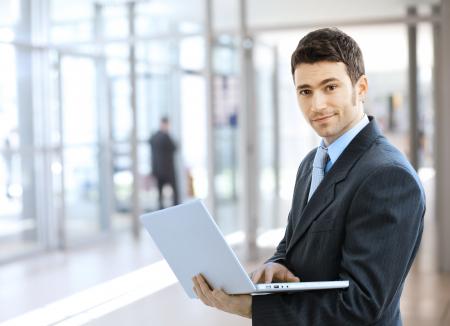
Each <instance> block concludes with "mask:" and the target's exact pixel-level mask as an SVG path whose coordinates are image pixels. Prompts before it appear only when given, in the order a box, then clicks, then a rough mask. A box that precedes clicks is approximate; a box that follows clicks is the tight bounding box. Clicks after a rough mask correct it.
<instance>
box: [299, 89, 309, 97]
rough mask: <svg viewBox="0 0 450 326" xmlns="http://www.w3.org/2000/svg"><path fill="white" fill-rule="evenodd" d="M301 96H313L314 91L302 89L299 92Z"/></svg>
mask: <svg viewBox="0 0 450 326" xmlns="http://www.w3.org/2000/svg"><path fill="white" fill-rule="evenodd" d="M298 94H300V95H301V96H308V95H311V94H312V91H311V90H310V89H302V90H301V91H299V92H298Z"/></svg>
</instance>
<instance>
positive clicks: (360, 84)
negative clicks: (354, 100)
mask: <svg viewBox="0 0 450 326" xmlns="http://www.w3.org/2000/svg"><path fill="white" fill-rule="evenodd" d="M355 89H356V92H357V94H358V99H359V100H360V101H362V102H364V100H365V98H366V94H367V91H368V90H369V82H368V80H367V76H366V75H362V76H361V77H359V79H358V81H357V82H356V85H355Z"/></svg>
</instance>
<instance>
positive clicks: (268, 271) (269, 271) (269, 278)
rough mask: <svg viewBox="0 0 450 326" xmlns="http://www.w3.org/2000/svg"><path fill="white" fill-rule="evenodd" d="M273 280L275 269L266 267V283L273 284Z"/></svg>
mask: <svg viewBox="0 0 450 326" xmlns="http://www.w3.org/2000/svg"><path fill="white" fill-rule="evenodd" d="M272 279H273V269H272V268H271V267H266V269H265V270H264V283H272Z"/></svg>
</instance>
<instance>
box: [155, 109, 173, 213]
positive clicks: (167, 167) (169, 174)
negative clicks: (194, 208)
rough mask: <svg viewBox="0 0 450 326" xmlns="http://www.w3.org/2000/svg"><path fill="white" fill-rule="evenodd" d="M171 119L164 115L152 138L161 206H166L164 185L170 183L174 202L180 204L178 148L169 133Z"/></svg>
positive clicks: (161, 207)
mask: <svg viewBox="0 0 450 326" xmlns="http://www.w3.org/2000/svg"><path fill="white" fill-rule="evenodd" d="M169 129H170V125H169V119H168V118H167V117H163V118H162V119H161V122H160V127H159V130H158V131H157V132H156V133H155V134H153V135H152V136H151V137H150V139H149V143H150V147H151V152H152V175H153V176H154V177H155V179H156V182H157V185H158V201H159V208H160V209H163V208H164V204H163V202H164V198H163V187H164V186H165V185H169V186H170V187H171V188H172V192H173V198H172V199H173V204H174V205H177V204H178V189H177V184H176V177H175V164H174V155H175V151H176V149H177V146H176V145H175V142H174V141H173V140H172V137H170V135H169Z"/></svg>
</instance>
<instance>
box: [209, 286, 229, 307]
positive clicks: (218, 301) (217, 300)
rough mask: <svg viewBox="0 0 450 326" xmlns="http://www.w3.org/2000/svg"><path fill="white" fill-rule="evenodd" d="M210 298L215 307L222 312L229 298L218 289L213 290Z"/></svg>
mask: <svg viewBox="0 0 450 326" xmlns="http://www.w3.org/2000/svg"><path fill="white" fill-rule="evenodd" d="M212 297H213V300H214V305H215V307H216V308H218V309H222V310H223V309H224V307H226V305H227V304H228V302H229V301H230V296H229V295H227V294H226V293H225V292H223V291H222V290H220V289H214V290H213V291H212Z"/></svg>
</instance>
